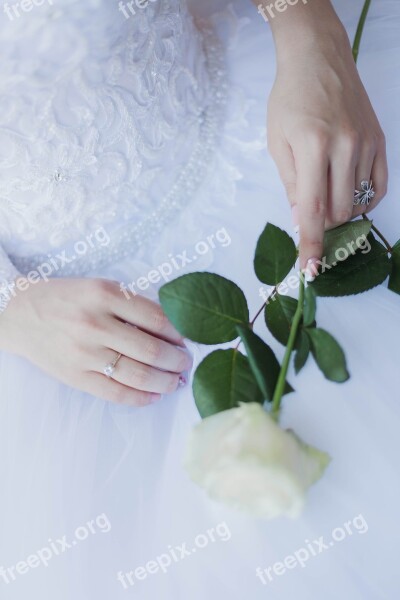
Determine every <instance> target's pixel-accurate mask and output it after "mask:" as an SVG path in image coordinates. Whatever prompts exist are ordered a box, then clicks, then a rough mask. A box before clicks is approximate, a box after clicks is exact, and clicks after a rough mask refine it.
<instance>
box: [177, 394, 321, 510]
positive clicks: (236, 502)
mask: <svg viewBox="0 0 400 600" xmlns="http://www.w3.org/2000/svg"><path fill="white" fill-rule="evenodd" d="M329 462H330V457H329V456H328V455H327V454H326V453H325V452H321V451H320V450H317V449H316V448H313V447H311V446H308V445H306V444H305V443H304V442H302V441H301V440H300V439H299V438H298V437H297V436H296V434H295V433H293V432H292V431H285V430H283V429H281V428H280V427H279V425H278V424H277V423H276V422H275V420H274V419H273V418H272V417H271V416H270V414H269V413H267V412H266V411H265V410H264V409H263V408H262V406H261V405H260V404H256V403H250V404H241V405H240V407H239V408H233V409H231V410H227V411H224V412H221V413H218V414H216V415H213V416H211V417H208V418H206V419H204V420H203V421H202V422H201V423H199V425H197V426H196V427H195V429H194V430H193V432H192V434H191V436H190V440H189V445H188V449H187V455H186V458H185V466H186V469H187V471H188V473H189V475H190V476H191V478H192V479H193V481H195V482H196V483H197V484H199V485H200V486H201V487H202V488H204V489H205V490H206V491H207V493H208V494H209V495H210V496H211V497H212V498H214V499H216V500H219V501H221V502H224V503H225V504H227V505H229V506H231V507H233V508H237V509H240V510H242V511H244V512H247V513H248V514H250V515H252V516H256V517H263V518H266V519H272V518H274V517H278V516H280V515H286V516H288V517H291V518H296V517H298V516H299V515H300V513H301V511H302V509H303V507H304V504H305V498H306V492H307V490H308V488H309V487H310V486H311V485H312V484H313V483H315V482H316V481H317V480H318V479H319V478H320V477H321V476H322V474H323V472H324V471H325V469H326V467H327V465H328V464H329Z"/></svg>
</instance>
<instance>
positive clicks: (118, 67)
mask: <svg viewBox="0 0 400 600" xmlns="http://www.w3.org/2000/svg"><path fill="white" fill-rule="evenodd" d="M122 4H124V3H122ZM143 4H144V3H143ZM120 5H121V3H120ZM118 6H119V5H118V2H117V1H116V0H85V2H82V1H81V0H57V4H56V3H54V4H53V5H50V4H49V3H48V2H46V3H45V4H43V5H42V6H33V8H32V10H31V11H30V12H29V14H28V13H23V12H21V10H20V12H19V16H18V17H17V16H16V15H14V13H12V14H11V16H13V19H12V20H11V19H10V17H9V16H7V14H6V13H5V12H3V11H2V14H1V20H0V33H1V35H0V39H1V42H0V56H1V80H0V103H1V110H0V240H1V243H2V247H3V250H4V252H5V253H6V254H7V255H9V256H10V257H11V260H12V262H13V263H14V264H15V266H16V267H17V268H18V269H19V270H20V271H21V272H28V271H29V270H31V269H35V268H36V267H37V266H38V265H40V264H41V263H42V262H43V261H44V260H46V257H48V256H49V255H50V254H53V253H54V252H55V251H56V250H58V251H59V250H60V249H62V250H64V249H66V248H69V247H70V246H71V244H73V243H76V242H79V240H82V239H86V237H87V235H88V234H91V233H93V232H95V231H96V230H98V228H99V227H102V228H104V229H105V230H106V232H107V236H108V237H109V239H110V243H109V244H108V246H107V248H97V249H95V250H93V251H92V252H91V253H90V257H88V256H86V257H85V259H84V260H83V259H82V260H80V261H78V260H77V261H75V262H74V265H73V266H72V265H71V266H65V268H64V271H63V273H62V274H63V275H65V274H67V275H68V274H69V273H73V272H82V273H84V272H85V271H87V270H90V269H91V268H92V267H93V268H98V267H99V266H101V264H102V263H104V264H105V263H106V262H107V261H109V260H113V259H116V258H117V257H118V256H120V255H127V254H128V253H132V252H134V251H135V248H136V247H138V246H139V245H140V244H141V243H142V242H143V241H144V240H146V239H147V238H148V237H149V236H151V235H154V234H155V233H157V231H160V230H161V229H162V228H163V227H164V226H165V224H166V223H167V222H168V220H170V219H171V218H172V217H173V215H174V213H176V211H178V210H181V209H182V207H183V206H184V205H185V203H187V202H189V201H190V197H191V195H193V193H194V191H195V189H196V186H197V185H198V184H199V183H200V181H201V179H202V177H204V170H205V169H206V168H207V164H208V162H209V160H210V159H211V158H212V152H213V148H214V146H215V142H216V136H217V130H218V122H219V112H218V110H219V106H220V105H221V104H222V103H223V85H222V82H221V78H222V75H223V72H222V68H221V64H220V57H219V51H218V48H217V46H216V43H215V40H214V39H213V37H212V32H210V31H207V30H205V31H202V32H201V33H200V31H199V29H198V28H197V27H196V25H195V24H194V22H193V20H192V18H191V16H190V14H189V12H188V10H187V7H186V6H185V4H184V2H182V1H180V0H156V1H155V0H152V1H151V2H149V3H148V5H147V6H146V7H144V8H141V9H139V8H136V12H135V14H134V15H130V14H128V17H129V18H126V14H124V12H122V11H121V10H119V8H118ZM126 12H127V9H126V10H125V13H126ZM128 13H129V11H128ZM5 271H6V267H5V266H4V267H3V275H4V272H5Z"/></svg>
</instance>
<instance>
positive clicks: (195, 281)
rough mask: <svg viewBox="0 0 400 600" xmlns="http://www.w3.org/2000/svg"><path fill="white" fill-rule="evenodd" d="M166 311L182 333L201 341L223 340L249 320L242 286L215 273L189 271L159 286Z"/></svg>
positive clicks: (162, 303)
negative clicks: (237, 326)
mask: <svg viewBox="0 0 400 600" xmlns="http://www.w3.org/2000/svg"><path fill="white" fill-rule="evenodd" d="M160 302H161V306H162V307H163V309H164V312H165V314H166V315H167V317H168V318H169V320H170V321H171V323H172V324H173V325H174V326H175V327H176V329H177V330H178V331H179V333H180V334H181V335H183V336H185V337H187V338H189V339H190V340H193V341H194V342H199V343H200V344H222V343H224V342H230V341H231V340H234V339H235V338H237V331H236V325H240V324H243V323H248V321H249V309H248V306H247V301H246V298H245V296H244V294H243V292H242V290H241V289H240V288H239V287H238V286H237V285H236V284H235V283H233V282H232V281H229V280H228V279H225V278H224V277H221V276H219V275H215V274H213V273H189V274H188V275H183V276H182V277H178V279H175V280H174V281H171V282H170V283H167V284H166V285H164V286H163V287H162V288H161V289H160Z"/></svg>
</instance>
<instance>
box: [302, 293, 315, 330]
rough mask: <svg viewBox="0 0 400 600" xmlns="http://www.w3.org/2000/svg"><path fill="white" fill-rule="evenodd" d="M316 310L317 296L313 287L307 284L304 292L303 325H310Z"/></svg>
mask: <svg viewBox="0 0 400 600" xmlns="http://www.w3.org/2000/svg"><path fill="white" fill-rule="evenodd" d="M316 312H317V298H316V294H315V290H314V288H312V287H311V286H309V285H308V286H307V287H306V290H305V292H304V312H303V325H304V327H310V326H311V325H312V324H313V323H314V321H315V315H316Z"/></svg>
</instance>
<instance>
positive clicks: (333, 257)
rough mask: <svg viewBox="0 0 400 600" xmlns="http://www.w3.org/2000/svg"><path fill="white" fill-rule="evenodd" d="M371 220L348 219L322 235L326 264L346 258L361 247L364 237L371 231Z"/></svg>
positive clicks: (335, 262)
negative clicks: (347, 221) (348, 220)
mask: <svg viewBox="0 0 400 600" xmlns="http://www.w3.org/2000/svg"><path fill="white" fill-rule="evenodd" d="M371 227H372V221H369V220H368V221H367V220H366V219H359V220H357V221H350V222H349V223H345V224H344V225H340V227H336V228H335V229H330V230H329V231H327V232H326V233H325V237H324V256H325V260H326V262H327V263H328V265H333V264H335V265H336V264H337V263H338V262H340V261H343V260H347V258H346V259H345V258H344V257H345V256H346V253H347V256H352V255H353V254H354V253H355V252H356V250H359V249H360V248H363V246H364V244H365V239H366V237H367V236H368V234H369V232H370V231H371Z"/></svg>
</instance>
